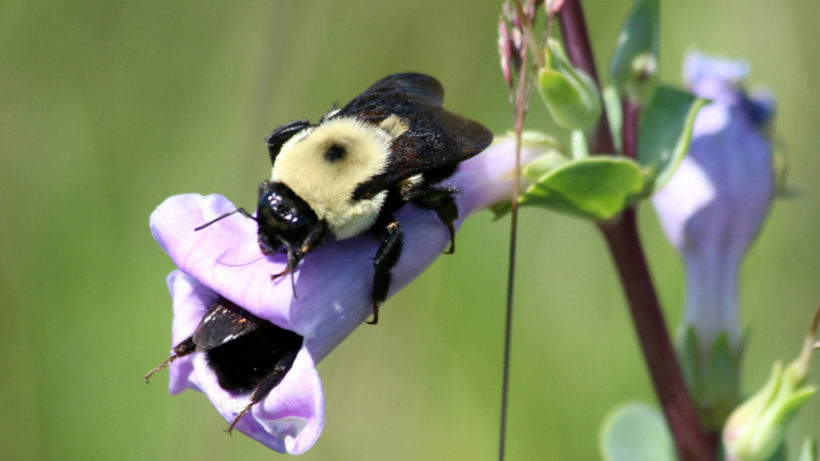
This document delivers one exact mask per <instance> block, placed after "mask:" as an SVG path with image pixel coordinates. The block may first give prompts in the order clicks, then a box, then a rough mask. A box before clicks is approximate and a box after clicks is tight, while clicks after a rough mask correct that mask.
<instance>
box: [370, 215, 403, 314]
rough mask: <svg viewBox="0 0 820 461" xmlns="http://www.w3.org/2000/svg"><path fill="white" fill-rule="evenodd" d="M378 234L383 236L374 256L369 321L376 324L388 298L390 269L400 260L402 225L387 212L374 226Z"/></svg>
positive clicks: (380, 236)
mask: <svg viewBox="0 0 820 461" xmlns="http://www.w3.org/2000/svg"><path fill="white" fill-rule="evenodd" d="M373 230H374V232H375V233H376V235H377V236H378V237H379V238H381V239H382V240H381V244H380V245H379V250H378V251H377V252H376V257H375V258H373V267H374V268H375V269H376V272H375V274H374V275H373V296H372V298H373V319H372V320H368V321H367V323H368V324H370V325H375V324H377V323H378V322H379V306H380V305H381V304H382V303H383V302H384V300H385V299H387V290H388V289H389V288H390V280H391V278H392V277H391V274H390V271H391V270H392V269H393V267H395V265H396V263H398V262H399V257H400V256H401V249H402V233H401V225H400V224H399V222H398V221H396V218H394V217H393V216H392V215H390V214H388V213H385V214H384V215H383V216H381V217H380V218H379V221H377V222H376V225H375V226H374V227H373Z"/></svg>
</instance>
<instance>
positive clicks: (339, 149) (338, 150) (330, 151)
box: [325, 144, 347, 163]
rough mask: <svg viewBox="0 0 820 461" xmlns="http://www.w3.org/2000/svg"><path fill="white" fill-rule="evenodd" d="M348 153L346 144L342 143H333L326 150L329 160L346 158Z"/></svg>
mask: <svg viewBox="0 0 820 461" xmlns="http://www.w3.org/2000/svg"><path fill="white" fill-rule="evenodd" d="M346 154H347V151H346V150H345V148H344V146H342V145H341V144H331V145H330V147H328V148H327V150H326V151H325V160H327V161H328V162H331V163H332V162H336V161H338V160H341V159H343V158H344V156H345V155H346Z"/></svg>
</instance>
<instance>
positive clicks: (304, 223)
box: [256, 181, 321, 254]
mask: <svg viewBox="0 0 820 461" xmlns="http://www.w3.org/2000/svg"><path fill="white" fill-rule="evenodd" d="M256 220H257V222H258V223H259V231H258V233H259V246H260V247H261V248H262V252H263V253H265V254H274V253H281V252H283V251H287V250H288V248H299V247H301V246H302V245H303V243H304V241H305V239H306V238H307V237H308V235H309V234H310V233H311V231H312V230H314V229H316V228H317V226H320V225H321V224H320V222H319V218H318V217H316V213H314V212H313V210H312V209H311V208H310V206H308V204H307V203H306V202H305V201H304V200H302V199H301V198H299V196H298V195H296V194H295V193H294V192H293V191H292V190H291V189H290V187H288V186H286V185H285V184H283V183H281V182H271V181H265V182H263V183H262V184H261V185H260V186H259V203H258V205H257V208H256Z"/></svg>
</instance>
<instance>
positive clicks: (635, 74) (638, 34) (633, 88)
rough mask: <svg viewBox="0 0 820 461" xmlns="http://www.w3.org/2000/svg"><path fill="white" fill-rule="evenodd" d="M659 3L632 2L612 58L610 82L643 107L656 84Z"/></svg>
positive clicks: (655, 0)
mask: <svg viewBox="0 0 820 461" xmlns="http://www.w3.org/2000/svg"><path fill="white" fill-rule="evenodd" d="M659 10H660V5H659V4H658V0H635V4H634V6H633V7H632V11H630V12H629V16H627V18H626V21H624V25H623V27H622V28H621V33H620V34H619V35H618V45H617V47H616V48H615V53H614V54H613V55H612V62H611V63H610V67H609V76H610V80H611V81H612V82H614V83H615V86H616V87H617V88H618V92H620V93H621V94H622V95H623V96H624V97H625V98H626V99H627V100H629V101H634V102H637V103H638V104H646V102H647V101H649V100H650V98H651V97H652V93H653V92H654V91H655V87H656V86H657V84H658V44H659V42H660V20H659Z"/></svg>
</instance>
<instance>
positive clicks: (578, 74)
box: [538, 39, 601, 131]
mask: <svg viewBox="0 0 820 461" xmlns="http://www.w3.org/2000/svg"><path fill="white" fill-rule="evenodd" d="M538 92H539V94H541V98H542V99H543V100H544V104H545V105H546V106H547V110H549V112H550V115H552V118H553V119H555V122H556V123H557V124H558V125H560V126H561V127H563V128H566V129H568V130H575V129H579V130H584V131H585V130H587V129H589V128H590V127H591V126H592V125H593V124H594V123H595V121H597V120H598V117H600V115H601V98H600V97H599V95H598V87H597V85H595V82H594V81H593V80H592V78H591V77H590V76H589V75H587V74H586V73H585V72H583V71H581V70H579V69H576V68H575V67H573V66H572V64H571V63H570V62H569V58H567V55H566V54H565V53H564V50H563V48H562V47H561V44H560V42H558V41H556V40H552V39H550V40H548V42H547V51H546V65H545V67H544V68H542V69H540V70H539V71H538Z"/></svg>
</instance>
